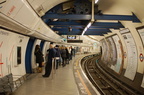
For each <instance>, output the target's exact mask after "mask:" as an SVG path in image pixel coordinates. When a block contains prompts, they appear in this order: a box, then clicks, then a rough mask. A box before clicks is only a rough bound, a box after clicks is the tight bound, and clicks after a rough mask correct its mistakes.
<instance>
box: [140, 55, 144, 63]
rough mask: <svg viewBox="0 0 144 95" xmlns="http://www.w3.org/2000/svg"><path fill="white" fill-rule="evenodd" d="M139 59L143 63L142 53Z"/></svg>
mask: <svg viewBox="0 0 144 95" xmlns="http://www.w3.org/2000/svg"><path fill="white" fill-rule="evenodd" d="M139 58H140V61H141V62H143V60H144V56H143V54H142V53H141V54H140V55H139Z"/></svg>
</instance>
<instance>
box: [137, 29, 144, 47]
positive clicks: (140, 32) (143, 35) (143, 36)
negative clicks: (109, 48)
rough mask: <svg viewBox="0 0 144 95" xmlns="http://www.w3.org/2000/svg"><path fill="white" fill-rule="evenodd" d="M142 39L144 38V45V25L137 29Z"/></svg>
mask: <svg viewBox="0 0 144 95" xmlns="http://www.w3.org/2000/svg"><path fill="white" fill-rule="evenodd" d="M137 31H138V33H139V35H140V37H141V39H142V43H143V46H144V27H143V28H141V29H137Z"/></svg>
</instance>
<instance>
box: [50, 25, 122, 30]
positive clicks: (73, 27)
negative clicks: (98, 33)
mask: <svg viewBox="0 0 144 95" xmlns="http://www.w3.org/2000/svg"><path fill="white" fill-rule="evenodd" d="M53 27H54V28H70V27H71V28H72V29H84V28H85V26H84V25H78V26H62V25H59V26H53ZM95 28H113V29H119V28H124V27H119V26H117V27H115V26H114V27H113V26H90V27H89V29H95Z"/></svg>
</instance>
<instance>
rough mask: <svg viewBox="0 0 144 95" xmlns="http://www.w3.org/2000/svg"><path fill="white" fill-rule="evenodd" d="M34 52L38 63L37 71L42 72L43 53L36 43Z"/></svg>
mask: <svg viewBox="0 0 144 95" xmlns="http://www.w3.org/2000/svg"><path fill="white" fill-rule="evenodd" d="M34 54H35V56H36V63H38V68H37V72H38V73H41V72H42V67H43V62H44V58H43V54H42V52H41V50H40V46H39V45H36V47H35V52H34Z"/></svg>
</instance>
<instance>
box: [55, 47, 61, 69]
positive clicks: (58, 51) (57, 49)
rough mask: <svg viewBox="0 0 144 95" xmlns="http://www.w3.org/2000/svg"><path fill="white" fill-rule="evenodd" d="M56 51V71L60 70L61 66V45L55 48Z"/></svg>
mask: <svg viewBox="0 0 144 95" xmlns="http://www.w3.org/2000/svg"><path fill="white" fill-rule="evenodd" d="M55 50H56V55H55V57H56V69H58V65H59V64H60V57H61V51H60V49H59V45H56V46H55Z"/></svg>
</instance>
